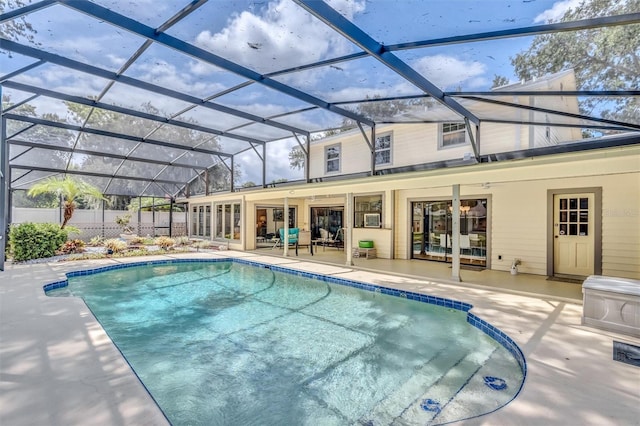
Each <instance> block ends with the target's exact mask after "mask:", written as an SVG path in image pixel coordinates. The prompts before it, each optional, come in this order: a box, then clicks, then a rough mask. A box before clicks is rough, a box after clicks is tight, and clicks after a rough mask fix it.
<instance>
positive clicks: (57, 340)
mask: <svg viewBox="0 0 640 426" xmlns="http://www.w3.org/2000/svg"><path fill="white" fill-rule="evenodd" d="M220 256H223V257H245V258H250V259H251V260H255V261H259V262H264V263H269V264H280V265H283V266H285V265H286V266H287V267H290V268H292V269H299V270H304V271H308V272H313V273H322V274H327V275H334V276H339V277H343V278H347V279H355V280H358V281H368V282H371V283H373V284H379V285H383V286H385V287H392V288H402V289H405V290H408V291H414V292H418V293H426V294H430V295H434V296H440V297H446V298H449V299H455V300H460V301H464V302H467V303H471V304H473V305H474V308H473V310H472V312H473V313H475V314H476V315H478V316H479V317H481V318H482V319H484V320H486V321H488V322H489V323H491V324H493V325H494V326H496V327H498V328H500V329H501V330H502V331H504V332H505V333H507V334H508V335H509V336H510V337H511V338H512V339H513V340H514V341H515V342H516V343H517V344H518V345H519V346H520V348H521V349H522V351H523V353H524V355H525V358H526V360H527V367H528V373H527V378H526V381H525V384H524V387H523V389H522V391H521V393H520V395H519V396H518V397H517V398H516V399H515V400H514V401H512V402H511V403H509V404H508V405H507V406H505V407H503V408H502V409H499V410H498V411H496V412H494V413H491V414H488V415H485V416H482V417H479V418H475V419H471V420H467V421H464V422H461V423H460V424H465V425H551V424H553V425H556V424H557V425H560V424H562V425H640V368H638V367H634V366H632V365H628V364H624V363H621V362H617V361H613V349H612V345H613V341H614V340H615V341H620V342H624V343H630V344H634V345H640V339H638V338H634V337H631V336H627V335H622V334H616V333H612V332H607V331H603V330H598V329H595V328H591V327H587V326H583V325H581V323H580V322H581V315H582V306H581V303H580V301H579V300H576V298H575V297H573V298H571V297H565V296H564V295H563V294H561V295H560V296H554V295H553V294H546V293H545V294H538V295H536V294H534V293H533V292H530V293H529V294H524V293H522V292H518V294H516V293H514V292H508V291H506V290H505V289H503V288H500V287H489V286H486V285H482V283H481V282H475V283H474V282H473V280H471V279H468V278H467V279H466V280H465V282H464V283H456V282H453V281H448V280H446V279H444V278H443V277H438V278H436V279H429V278H425V277H424V276H412V275H410V273H411V271H409V273H408V274H402V275H398V273H399V271H394V272H387V273H385V272H382V271H380V270H376V271H374V270H372V269H369V268H367V269H362V268H359V267H358V266H354V267H351V266H340V265H336V264H327V263H318V262H313V261H311V260H310V259H308V258H302V257H300V258H295V257H287V258H285V257H278V256H270V255H265V254H262V253H259V252H234V251H222V252H214V253H192V254H181V255H172V256H153V257H151V256H149V257H144V258H135V257H133V258H126V259H102V260H94V261H74V262H58V263H48V264H34V265H7V268H6V270H5V271H4V272H0V425H11V426H21V425H86V424H96V425H98V424H99V425H166V424H168V421H167V420H166V418H165V417H164V415H163V413H162V412H161V410H160V409H159V408H158V407H157V406H156V404H155V402H154V401H153V399H152V398H151V397H150V396H149V394H148V393H147V391H146V389H145V388H144V386H143V385H142V384H141V383H140V381H139V380H138V379H137V377H136V376H135V374H134V373H133V371H132V370H131V368H130V367H129V365H128V364H127V363H126V361H125V360H124V359H123V357H122V356H121V354H120V352H119V351H118V349H117V348H116V347H115V346H114V345H113V343H112V342H111V340H110V339H109V337H108V336H107V335H106V333H105V332H104V330H103V329H102V327H101V326H100V324H99V323H98V322H97V321H96V320H95V318H94V317H93V315H92V314H91V312H90V311H89V309H88V308H87V307H86V306H85V305H84V303H83V302H82V301H81V300H80V299H76V298H49V297H47V296H45V294H44V292H43V289H42V287H43V285H44V284H47V283H51V282H55V281H60V280H63V279H65V276H64V274H65V273H66V272H69V271H73V270H82V269H93V268H96V267H100V266H105V265H113V264H116V263H130V262H132V263H135V262H140V261H149V260H156V259H167V258H189V257H190V258H218V257H220ZM508 275H509V274H508V273H505V278H507V279H508V277H506V276H508ZM519 279H520V284H522V285H525V283H526V280H527V279H529V278H528V277H527V276H519ZM530 279H531V280H533V281H535V280H537V279H539V277H530ZM547 293H549V292H547Z"/></svg>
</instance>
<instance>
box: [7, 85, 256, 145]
mask: <svg viewBox="0 0 640 426" xmlns="http://www.w3.org/2000/svg"><path fill="white" fill-rule="evenodd" d="M3 85H4V86H5V87H8V88H10V89H15V90H20V91H23V92H31V93H35V94H37V95H41V96H46V97H48V98H53V99H59V100H61V101H68V102H73V103H76V104H80V105H85V106H89V107H92V108H98V109H103V110H105V111H112V112H117V113H120V114H125V115H131V116H134V117H139V118H143V119H145V120H150V121H155V122H158V123H162V124H169V125H172V126H176V127H181V128H184V129H189V130H196V131H199V132H203V133H209V134H213V135H216V136H225V137H228V138H230V139H237V140H241V141H244V142H249V143H256V144H263V143H265V142H264V141H261V140H258V139H254V138H250V137H247V136H242V135H237V134H234V133H230V132H226V131H223V130H220V129H214V128H211V127H206V126H201V125H198V124H193V123H189V122H186V121H181V120H176V119H173V118H167V117H163V116H160V115H154V114H150V113H147V112H141V111H136V110H133V109H129V108H125V107H121V106H117V105H111V104H106V103H104V102H98V101H94V100H91V99H88V98H84V97H81V96H73V95H65V94H64V93H60V92H56V91H54V90H49V89H44V88H41V87H37V86H32V85H29V84H24V83H18V82H15V81H7V82H5V83H3ZM31 99H32V98H29V100H31ZM23 102H25V101H23ZM23 102H21V103H20V104H22V103H23ZM13 107H14V106H13V105H12V107H11V108H12V109H13ZM8 111H10V110H9V109H7V110H6V111H5V112H8Z"/></svg>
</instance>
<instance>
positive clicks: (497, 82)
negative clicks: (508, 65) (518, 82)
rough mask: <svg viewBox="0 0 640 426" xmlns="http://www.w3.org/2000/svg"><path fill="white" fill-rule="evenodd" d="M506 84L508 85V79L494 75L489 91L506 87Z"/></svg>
mask: <svg viewBox="0 0 640 426" xmlns="http://www.w3.org/2000/svg"><path fill="white" fill-rule="evenodd" d="M507 84H509V79H508V78H507V77H505V76H503V75H497V74H495V75H494V76H493V81H492V82H491V89H495V88H496V87H502V86H506V85H507Z"/></svg>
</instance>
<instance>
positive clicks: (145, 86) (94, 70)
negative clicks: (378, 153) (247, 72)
mask: <svg viewBox="0 0 640 426" xmlns="http://www.w3.org/2000/svg"><path fill="white" fill-rule="evenodd" d="M134 22H135V21H134ZM0 42H2V47H3V48H4V49H6V50H9V51H12V52H16V53H19V54H21V55H25V56H29V57H32V58H37V59H43V60H45V61H47V62H50V63H53V64H56V65H60V66H62V67H66V68H70V69H73V70H76V71H80V72H83V73H86V74H89V75H94V76H96V77H100V78H104V79H107V80H111V81H116V82H118V83H122V84H125V85H128V86H133V87H136V88H138V89H142V90H147V91H149V92H152V93H157V94H160V95H164V96H167V97H169V98H173V99H177V100H180V101H183V102H187V103H189V104H194V105H198V106H201V107H203V108H209V109H213V110H216V111H220V112H224V113H226V114H230V115H234V116H237V117H240V118H244V119H246V120H250V121H254V122H257V123H261V124H265V125H268V126H273V127H277V128H280V129H283V130H287V131H290V132H298V133H304V132H305V130H304V129H299V128H297V127H293V126H289V125H287V124H282V123H279V122H276V121H273V120H269V119H266V118H263V117H260V116H257V115H254V114H251V113H248V112H243V111H240V110H237V109H233V108H229V107H226V106H224V105H220V104H216V103H213V102H207V101H205V100H203V99H200V98H196V97H195V96H191V95H187V94H185V93H181V92H177V91H175V90H171V89H168V88H166V87H163V86H158V85H155V84H152V83H147V82H144V81H142V80H137V79H135V78H131V77H128V76H125V75H118V74H116V73H114V72H112V71H107V70H105V69H102V68H98V67H95V66H92V65H88V64H84V63H82V62H78V61H74V60H73V59H69V58H66V57H64V56H59V55H55V54H53V53H49V52H46V51H44V50H39V49H35V48H33V47H30V46H25V45H22V44H20V43H16V42H14V41H11V40H8V39H5V38H1V37H0ZM336 108H337V107H336Z"/></svg>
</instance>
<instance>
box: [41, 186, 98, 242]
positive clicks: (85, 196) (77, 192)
mask: <svg viewBox="0 0 640 426" xmlns="http://www.w3.org/2000/svg"><path fill="white" fill-rule="evenodd" d="M45 193H52V194H56V195H57V196H61V197H63V198H64V216H63V217H64V219H63V221H62V225H61V226H60V229H64V227H65V226H66V225H67V223H68V222H69V220H71V217H72V216H73V212H74V211H75V209H76V206H77V204H76V202H77V201H79V200H83V201H85V202H93V203H98V202H101V201H102V200H104V199H105V198H104V197H103V196H102V193H101V192H100V190H99V189H98V188H96V187H94V186H91V185H89V184H88V183H86V182H84V181H81V180H77V179H74V178H71V177H69V176H65V177H64V178H62V177H52V178H49V179H46V180H43V181H41V182H38V183H37V184H35V185H34V186H32V187H31V189H29V192H28V195H29V196H36V195H40V194H45Z"/></svg>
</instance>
